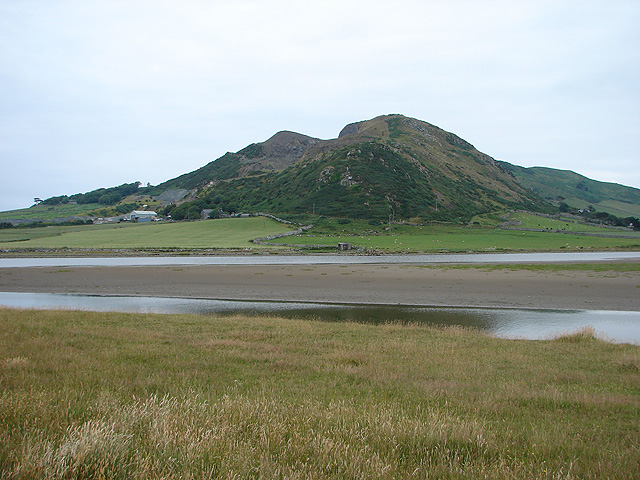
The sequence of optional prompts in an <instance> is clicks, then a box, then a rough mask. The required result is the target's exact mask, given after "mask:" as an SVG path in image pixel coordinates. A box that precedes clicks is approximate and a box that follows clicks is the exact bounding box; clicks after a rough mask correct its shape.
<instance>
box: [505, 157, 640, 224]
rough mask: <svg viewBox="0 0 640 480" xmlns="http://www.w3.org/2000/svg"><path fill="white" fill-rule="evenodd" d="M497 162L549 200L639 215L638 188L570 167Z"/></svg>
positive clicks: (634, 215)
mask: <svg viewBox="0 0 640 480" xmlns="http://www.w3.org/2000/svg"><path fill="white" fill-rule="evenodd" d="M500 164H501V165H502V166H503V167H504V168H505V169H506V170H508V171H510V172H511V173H512V174H513V175H514V177H515V178H516V180H517V181H518V182H519V183H520V184H521V185H522V186H524V187H526V188H528V189H530V190H531V191H533V192H535V193H537V194H538V195H539V196H540V197H542V198H544V199H545V200H547V201H548V202H550V203H552V204H554V205H559V204H560V203H562V202H564V203H566V204H567V205H569V206H571V207H573V208H587V207H588V206H589V205H592V206H594V207H595V209H596V210H598V211H603V212H608V213H611V214H612V215H616V216H618V217H627V216H633V217H638V216H640V189H637V188H633V187H626V186H624V185H619V184H617V183H606V182H598V181H596V180H591V179H590V178H587V177H585V176H583V175H580V174H578V173H575V172H572V171H570V170H557V169H554V168H547V167H529V168H525V167H519V166H517V165H511V164H510V163H507V162H500Z"/></svg>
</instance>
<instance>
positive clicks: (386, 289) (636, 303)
mask: <svg viewBox="0 0 640 480" xmlns="http://www.w3.org/2000/svg"><path fill="white" fill-rule="evenodd" d="M0 291H4V292H34V293H75V294H91V295H142V296H158V297H184V298H209V299H229V300H272V301H300V302H328V303H354V304H386V305H424V306H470V307H492V308H496V307H497V308H499V307H507V308H509V307H512V308H552V309H586V310H625V311H640V272H637V271H635V272H613V271H612V272H595V271H590V270H577V271H572V270H560V271H544V270H543V271H530V270H525V269H516V270H508V269H489V268H463V269H459V268H447V267H443V266H421V265H394V264H389V265H208V266H157V267H65V268H58V267H55V268H51V267H31V268H4V269H0Z"/></svg>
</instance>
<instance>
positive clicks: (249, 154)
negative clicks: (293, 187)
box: [238, 131, 321, 176]
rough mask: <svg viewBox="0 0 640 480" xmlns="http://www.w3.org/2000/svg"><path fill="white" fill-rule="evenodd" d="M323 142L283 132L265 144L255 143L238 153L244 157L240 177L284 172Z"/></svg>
mask: <svg viewBox="0 0 640 480" xmlns="http://www.w3.org/2000/svg"><path fill="white" fill-rule="evenodd" d="M319 142H321V140H319V139H317V138H313V137H309V136H307V135H302V134H300V133H295V132H288V131H282V132H278V133H276V134H275V135H274V136H273V137H271V138H269V139H268V140H267V141H265V142H263V143H254V144H253V145H250V146H249V147H247V148H245V149H243V150H241V151H240V152H238V153H239V154H241V155H242V158H241V160H240V162H241V163H242V165H243V166H242V167H241V169H240V172H239V173H240V176H244V175H247V174H248V173H249V172H257V171H262V172H265V171H271V172H277V171H280V170H284V169H285V168H288V167H290V166H291V165H293V164H294V163H296V162H297V161H298V160H299V159H300V158H301V157H302V156H303V155H304V154H305V152H306V151H307V150H308V149H309V147H311V146H313V145H316V144H318V143H319Z"/></svg>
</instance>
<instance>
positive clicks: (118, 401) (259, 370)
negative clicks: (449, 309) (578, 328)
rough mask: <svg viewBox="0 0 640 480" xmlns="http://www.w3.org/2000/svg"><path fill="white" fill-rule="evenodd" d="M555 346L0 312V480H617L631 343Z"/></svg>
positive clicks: (348, 328) (170, 318) (580, 338)
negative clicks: (394, 479) (460, 479)
mask: <svg viewBox="0 0 640 480" xmlns="http://www.w3.org/2000/svg"><path fill="white" fill-rule="evenodd" d="M569 337H571V340H566V338H568V337H563V338H561V339H557V340H549V341H535V342H534V341H510V340H501V339H496V338H491V337H489V336H486V335H483V334H480V333H477V332H473V331H471V330H467V329H460V328H447V329H434V328H429V327H424V326H418V325H378V326H372V325H360V324H350V323H346V324H337V323H321V322H314V321H303V320H285V319H279V318H264V317H262V318H253V317H244V316H237V317H224V318H218V317H195V316H177V315H175V316H174V315H145V314H134V315H127V314H115V313H114V314H110V313H91V312H64V311H30V310H11V309H0V478H50V479H57V478H64V479H68V478H127V479H128V478H134V479H136V478H137V479H143V478H144V479H154V478H168V479H171V478H221V479H233V478H270V479H271V478H287V479H289V478H291V479H295V478H299V479H323V478H326V479H329V478H340V479H342V478H347V479H364V478H367V479H369V478H373V479H376V478H379V479H391V478H452V479H453V478H492V479H493V478H496V479H501V478H504V479H507V478H509V479H512V478H527V479H530V478H531V479H578V478H634V477H635V476H636V473H637V472H638V471H640V450H639V448H638V445H640V421H639V420H638V419H639V418H640V371H639V368H638V365H640V360H639V359H640V347H637V346H633V345H615V344H610V343H607V342H605V341H602V340H600V339H597V338H594V336H593V335H592V334H589V333H588V332H586V333H585V332H579V333H578V334H575V335H571V336H569Z"/></svg>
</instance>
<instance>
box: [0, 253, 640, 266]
mask: <svg viewBox="0 0 640 480" xmlns="http://www.w3.org/2000/svg"><path fill="white" fill-rule="evenodd" d="M615 260H640V252H566V253H561V252H560V253H558V252H555V253H469V254H419V255H353V254H343V255H339V254H333V255H277V254H271V255H232V256H175V257H172V256H153V257H86V258H85V257H41V258H38V257H33V258H0V268H25V267H137V266H139V267H144V266H149V267H151V266H171V265H194V266H195V265H358V264H442V263H528V262H542V263H557V262H592V261H615Z"/></svg>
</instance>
